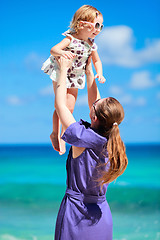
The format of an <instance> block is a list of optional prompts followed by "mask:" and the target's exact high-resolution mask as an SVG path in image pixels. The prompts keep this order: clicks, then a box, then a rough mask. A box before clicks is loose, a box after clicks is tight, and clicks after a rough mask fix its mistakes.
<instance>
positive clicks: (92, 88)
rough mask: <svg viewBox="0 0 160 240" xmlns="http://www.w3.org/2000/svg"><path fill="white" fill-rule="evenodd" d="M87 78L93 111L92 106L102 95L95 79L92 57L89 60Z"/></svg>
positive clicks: (89, 103) (89, 101)
mask: <svg viewBox="0 0 160 240" xmlns="http://www.w3.org/2000/svg"><path fill="white" fill-rule="evenodd" d="M86 77H87V90H88V105H89V109H91V107H92V104H93V103H94V102H95V101H96V100H97V99H99V98H100V93H99V90H98V87H97V84H96V81H95V78H94V74H93V70H92V64H91V57H89V59H88V63H87V65H86Z"/></svg>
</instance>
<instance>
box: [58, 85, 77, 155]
mask: <svg viewBox="0 0 160 240" xmlns="http://www.w3.org/2000/svg"><path fill="white" fill-rule="evenodd" d="M77 95H78V89H77V88H68V89H67V95H66V105H67V107H68V109H69V110H70V112H71V113H73V110H74V106H75V103H76V100H77ZM63 133H64V129H63V127H62V129H61V136H62V135H63ZM65 152H66V145H65V142H64V141H63V139H60V152H59V154H60V155H61V154H64V153H65Z"/></svg>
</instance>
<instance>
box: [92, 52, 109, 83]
mask: <svg viewBox="0 0 160 240" xmlns="http://www.w3.org/2000/svg"><path fill="white" fill-rule="evenodd" d="M92 61H93V65H94V67H95V69H96V72H97V74H96V76H95V79H96V78H98V81H100V82H101V83H104V82H105V81H106V79H105V78H104V77H103V73H102V62H101V60H100V57H99V55H98V52H97V51H93V52H92Z"/></svg>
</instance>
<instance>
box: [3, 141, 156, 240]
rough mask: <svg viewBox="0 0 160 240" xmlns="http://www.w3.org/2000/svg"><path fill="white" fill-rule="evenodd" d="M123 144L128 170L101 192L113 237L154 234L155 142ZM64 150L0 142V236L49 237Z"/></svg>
mask: <svg viewBox="0 0 160 240" xmlns="http://www.w3.org/2000/svg"><path fill="white" fill-rule="evenodd" d="M126 150H127V155H128V160H129V165H128V167H127V170H126V172H125V173H124V174H123V175H122V176H121V177H119V178H118V179H117V180H116V182H113V183H111V184H110V185H109V187H108V191H107V195H106V196H107V200H108V203H109V205H110V208H111V211H112V216H113V227H114V228H113V233H114V234H113V236H114V237H113V239H114V240H144V239H147V240H158V239H160V144H156V145H154V144H151V145H149V144H147V145H143V144H141V145H127V146H126ZM67 153H68V148H67ZM67 153H66V154H65V155H63V156H59V154H58V153H57V152H55V151H54V150H53V149H52V147H51V146H50V145H0V240H52V239H53V235H54V227H55V221H56V215H57V212H58V209H59V205H60V202H61V199H62V197H63V195H64V192H65V182H66V168H65V162H66V158H67ZM66 240H68V239H66ZM97 240H98V239H97Z"/></svg>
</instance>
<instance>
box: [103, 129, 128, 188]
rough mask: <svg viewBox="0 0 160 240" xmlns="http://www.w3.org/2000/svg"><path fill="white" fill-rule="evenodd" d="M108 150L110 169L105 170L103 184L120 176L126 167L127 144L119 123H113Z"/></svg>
mask: <svg viewBox="0 0 160 240" xmlns="http://www.w3.org/2000/svg"><path fill="white" fill-rule="evenodd" d="M107 152H108V159H109V169H108V171H107V172H104V173H103V174H102V177H101V179H100V180H101V182H102V185H103V184H105V183H109V182H112V181H113V180H115V179H116V178H117V177H119V176H120V175H121V174H122V173H123V172H124V171H125V169H126V167H127V164H128V159H127V156H126V152H125V145H124V143H123V141H122V140H121V137H120V133H119V127H118V125H113V127H112V129H111V131H110V134H109V138H108V142H107Z"/></svg>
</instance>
